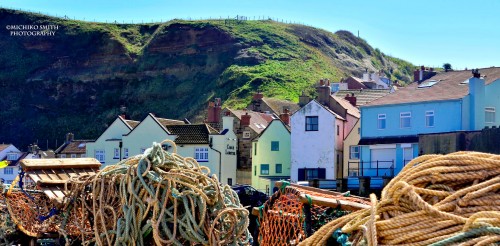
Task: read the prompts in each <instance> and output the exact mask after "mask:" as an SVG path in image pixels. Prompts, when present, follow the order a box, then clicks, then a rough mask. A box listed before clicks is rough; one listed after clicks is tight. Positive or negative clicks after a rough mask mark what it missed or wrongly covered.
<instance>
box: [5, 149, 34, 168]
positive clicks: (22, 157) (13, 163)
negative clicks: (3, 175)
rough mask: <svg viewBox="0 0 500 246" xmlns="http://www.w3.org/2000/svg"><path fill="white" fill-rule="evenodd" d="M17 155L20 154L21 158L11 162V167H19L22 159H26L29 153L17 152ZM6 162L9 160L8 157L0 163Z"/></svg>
mask: <svg viewBox="0 0 500 246" xmlns="http://www.w3.org/2000/svg"><path fill="white" fill-rule="evenodd" d="M15 153H16V154H18V155H19V156H18V157H17V160H13V161H9V167H14V166H17V164H18V163H19V161H21V160H22V159H24V158H25V157H26V156H27V155H28V153H27V152H15ZM5 160H7V156H5V157H4V158H3V159H1V160H0V161H5Z"/></svg>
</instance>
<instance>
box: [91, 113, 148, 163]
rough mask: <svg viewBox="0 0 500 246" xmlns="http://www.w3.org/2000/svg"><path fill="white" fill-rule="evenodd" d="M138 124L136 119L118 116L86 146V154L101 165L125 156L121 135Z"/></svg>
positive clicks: (116, 161) (114, 161)
mask: <svg viewBox="0 0 500 246" xmlns="http://www.w3.org/2000/svg"><path fill="white" fill-rule="evenodd" d="M137 124H139V122H138V121H133V120H126V119H124V118H122V116H118V117H117V118H116V120H115V121H113V123H111V125H110V126H109V127H108V128H107V129H106V130H105V131H104V132H103V133H102V134H101V135H100V136H99V137H98V138H97V139H96V140H95V141H93V142H88V143H87V146H86V150H85V152H86V156H87V157H94V158H96V159H97V160H98V161H100V162H101V164H102V166H103V167H104V166H105V165H111V164H116V163H118V162H119V161H120V160H121V159H124V158H127V157H126V156H125V154H126V153H125V152H124V151H123V147H122V146H123V144H122V138H123V135H125V134H127V133H129V132H130V131H132V130H133V129H134V127H136V126H137Z"/></svg>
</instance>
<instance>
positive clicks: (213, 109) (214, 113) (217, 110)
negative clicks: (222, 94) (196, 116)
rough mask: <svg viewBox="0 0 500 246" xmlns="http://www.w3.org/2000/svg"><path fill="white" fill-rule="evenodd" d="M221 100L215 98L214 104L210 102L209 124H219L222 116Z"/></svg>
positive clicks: (208, 109)
mask: <svg viewBox="0 0 500 246" xmlns="http://www.w3.org/2000/svg"><path fill="white" fill-rule="evenodd" d="M220 104H221V102H220V98H215V101H214V102H208V108H207V120H206V122H207V123H219V122H220V114H221V105H220Z"/></svg>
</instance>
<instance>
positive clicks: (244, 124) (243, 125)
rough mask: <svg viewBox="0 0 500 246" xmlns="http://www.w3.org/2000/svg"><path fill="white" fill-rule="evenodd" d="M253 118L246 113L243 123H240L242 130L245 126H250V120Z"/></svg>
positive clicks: (243, 116)
mask: <svg viewBox="0 0 500 246" xmlns="http://www.w3.org/2000/svg"><path fill="white" fill-rule="evenodd" d="M251 117H252V116H251V115H249V114H248V112H246V113H245V114H244V115H242V116H241V121H240V128H244V127H245V126H249V125H250V118H251Z"/></svg>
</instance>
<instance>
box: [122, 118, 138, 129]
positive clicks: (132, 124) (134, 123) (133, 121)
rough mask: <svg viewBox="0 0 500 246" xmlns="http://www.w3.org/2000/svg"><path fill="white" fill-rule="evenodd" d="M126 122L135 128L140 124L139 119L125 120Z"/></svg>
mask: <svg viewBox="0 0 500 246" xmlns="http://www.w3.org/2000/svg"><path fill="white" fill-rule="evenodd" d="M125 123H127V125H129V126H130V128H132V129H134V128H135V127H136V126H137V125H139V121H135V120H125Z"/></svg>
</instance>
